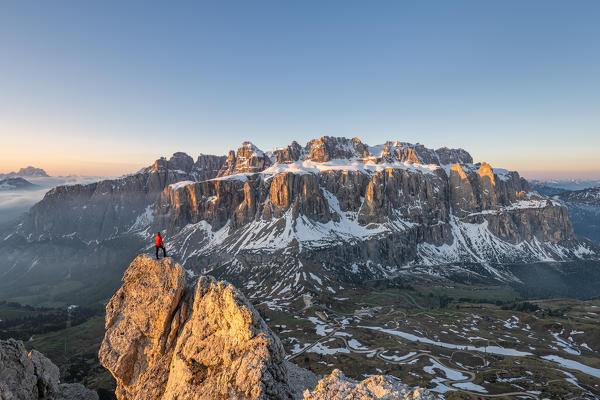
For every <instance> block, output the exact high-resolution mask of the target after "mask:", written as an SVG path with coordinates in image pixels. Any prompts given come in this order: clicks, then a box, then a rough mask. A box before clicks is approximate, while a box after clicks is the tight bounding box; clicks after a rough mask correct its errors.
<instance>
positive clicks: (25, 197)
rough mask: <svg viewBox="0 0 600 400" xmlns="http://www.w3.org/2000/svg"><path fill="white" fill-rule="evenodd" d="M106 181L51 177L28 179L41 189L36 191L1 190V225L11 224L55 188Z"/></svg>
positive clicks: (74, 177)
mask: <svg viewBox="0 0 600 400" xmlns="http://www.w3.org/2000/svg"><path fill="white" fill-rule="evenodd" d="M102 179H105V178H103V177H82V176H68V177H50V178H27V180H28V181H30V182H31V183H33V184H35V185H38V186H39V187H40V188H39V189H35V190H0V223H5V222H10V221H13V220H16V219H17V218H19V217H20V216H21V215H22V214H24V213H25V212H27V211H28V210H29V209H30V208H31V206H33V205H34V204H35V203H37V202H38V201H40V200H42V199H43V198H44V195H45V194H46V193H47V192H48V191H49V190H50V189H52V188H53V187H56V186H61V185H76V184H86V183H92V182H96V181H99V180H102Z"/></svg>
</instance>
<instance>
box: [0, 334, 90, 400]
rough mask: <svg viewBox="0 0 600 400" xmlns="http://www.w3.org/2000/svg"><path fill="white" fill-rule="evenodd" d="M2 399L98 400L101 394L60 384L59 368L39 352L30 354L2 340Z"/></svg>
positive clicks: (15, 342) (0, 359)
mask: <svg viewBox="0 0 600 400" xmlns="http://www.w3.org/2000/svg"><path fill="white" fill-rule="evenodd" d="M0 399H3V400H30V399H31V400H33V399H56V400H98V394H97V393H96V392H94V391H91V390H88V389H86V388H85V387H84V386H83V385H80V384H77V383H76V384H60V383H59V371H58V367H57V366H56V365H54V364H53V363H52V362H51V361H50V360H49V359H48V358H46V357H44V355H43V354H41V353H40V352H38V351H36V350H32V351H31V352H30V353H29V354H28V353H27V351H26V350H25V346H23V342H21V341H17V340H13V339H9V340H0Z"/></svg>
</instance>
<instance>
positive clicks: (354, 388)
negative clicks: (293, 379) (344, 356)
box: [304, 369, 436, 400]
mask: <svg viewBox="0 0 600 400" xmlns="http://www.w3.org/2000/svg"><path fill="white" fill-rule="evenodd" d="M304 399H306V400H343V399H360V400H375V399H380V400H394V399H406V400H413V399H423V400H425V399H428V400H429V399H431V400H433V399H436V396H434V395H433V394H431V393H430V392H429V391H428V390H424V389H420V388H411V387H408V386H406V385H403V384H402V383H400V382H398V379H397V378H394V377H392V376H381V375H376V376H371V377H369V378H367V379H365V380H363V381H362V382H357V381H355V380H353V379H349V378H346V377H345V376H344V374H343V373H342V372H341V371H340V370H337V369H336V370H334V371H333V372H332V373H331V375H330V376H328V377H327V378H323V379H321V380H320V381H319V384H318V385H317V387H316V388H315V389H314V390H312V391H309V390H307V391H305V392H304Z"/></svg>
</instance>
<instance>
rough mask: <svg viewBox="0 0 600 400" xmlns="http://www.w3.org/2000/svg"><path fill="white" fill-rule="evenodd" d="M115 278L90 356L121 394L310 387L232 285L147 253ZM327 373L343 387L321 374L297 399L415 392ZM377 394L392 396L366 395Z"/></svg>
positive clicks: (200, 395) (224, 394) (281, 395)
mask: <svg viewBox="0 0 600 400" xmlns="http://www.w3.org/2000/svg"><path fill="white" fill-rule="evenodd" d="M123 282H124V283H123V286H122V287H121V288H120V289H119V290H118V291H117V293H116V294H115V295H114V296H113V297H112V299H111V300H110V302H109V303H108V305H107V307H106V334H105V336H104V340H103V342H102V345H101V347H100V351H99V354H98V357H99V359H100V362H101V363H102V365H103V366H104V367H106V368H107V369H108V370H109V371H110V372H111V373H112V374H113V376H114V377H115V379H116V381H117V390H116V395H117V398H118V399H119V400H124V399H157V400H158V399H165V400H166V399H179V400H185V399H202V400H204V399H206V400H209V399H210V400H215V399H223V400H226V399H237V400H245V399H272V400H286V399H290V400H291V399H300V398H302V391H303V390H305V389H308V388H312V387H314V385H315V384H316V377H315V376H314V375H313V374H312V373H311V372H309V371H306V370H304V369H302V368H299V367H297V366H295V365H293V364H291V363H290V362H288V361H285V360H284V357H285V353H284V350H283V346H282V345H281V342H280V341H279V338H278V337H277V336H276V335H275V334H274V333H273V332H272V331H271V330H270V329H269V327H268V326H267V324H266V323H265V321H264V320H263V319H262V318H261V316H260V315H259V314H258V312H257V311H256V310H255V309H254V307H253V306H252V305H251V304H250V303H249V302H248V300H247V299H246V298H245V297H244V295H242V294H241V293H240V292H239V291H238V290H237V289H235V288H234V287H233V286H231V285H230V284H228V283H226V282H217V281H216V280H215V279H214V278H212V277H209V276H200V277H198V278H193V277H191V276H189V275H188V274H187V273H186V271H185V270H184V269H183V268H182V267H181V266H180V265H178V264H176V263H173V262H172V261H171V260H170V259H168V258H167V259H162V260H160V261H155V260H153V259H152V258H150V257H148V256H145V255H142V256H138V257H137V258H136V259H135V260H134V261H133V262H132V263H131V265H130V266H129V268H128V269H127V271H126V272H125V275H124V276H123ZM334 375H335V377H336V379H338V380H339V381H340V382H341V380H344V382H345V383H343V384H342V383H339V384H335V385H334V384H332V383H331V382H332V380H333V378H328V380H327V382H330V383H328V384H320V385H319V386H317V388H316V389H315V390H314V391H312V392H309V391H306V392H305V396H308V397H305V398H307V399H347V398H349V397H342V394H343V393H355V394H357V395H358V394H359V393H362V394H364V396H367V397H360V398H364V399H371V398H373V399H375V398H377V399H378V398H391V399H400V398H403V397H400V396H404V394H406V393H409V392H410V393H421V391H419V390H417V391H414V390H413V391H411V390H410V389H408V388H406V387H404V386H402V385H398V384H395V383H392V382H390V381H389V379H387V378H384V377H373V378H372V379H369V380H367V381H365V382H366V383H365V382H363V383H362V384H361V385H363V386H365V388H368V390H365V389H361V388H359V386H360V385H357V384H356V383H353V382H352V381H350V380H347V379H345V378H343V375H341V374H340V373H338V372H336V373H334ZM334 375H332V376H334ZM377 393H378V394H381V393H388V394H390V395H392V397H389V396H388V397H381V396H380V397H373V396H375V395H376V394H377ZM423 393H425V394H427V395H428V392H427V391H425V392H423ZM368 396H371V397H368ZM428 396H429V395H428ZM352 398H359V397H352ZM415 398H427V399H429V398H433V397H415Z"/></svg>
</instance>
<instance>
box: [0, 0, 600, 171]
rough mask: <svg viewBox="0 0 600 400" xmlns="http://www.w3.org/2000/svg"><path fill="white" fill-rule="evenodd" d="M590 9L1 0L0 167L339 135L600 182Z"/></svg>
mask: <svg viewBox="0 0 600 400" xmlns="http://www.w3.org/2000/svg"><path fill="white" fill-rule="evenodd" d="M150 3H152V5H150ZM599 21H600V2H598V1H583V0H581V1H579V0H578V1H573V2H569V1H546V0H544V1H520V0H519V1H497V2H492V1H481V0H474V1H428V2H421V1H376V2H368V1H363V2H356V1H346V0H344V1H297V2H291V1H281V0H277V1H240V2H234V1H220V2H211V3H205V2H199V1H193V2H180V1H173V2H147V1H139V2H136V1H127V2H122V1H118V2H110V1H99V2H89V1H60V0H59V1H47V2H40V1H31V2H29V1H22V0H17V1H2V2H0V138H1V141H0V172H8V171H9V170H15V169H18V168H20V167H22V166H26V165H34V166H38V167H42V168H45V169H46V170H47V171H48V172H49V173H51V174H67V173H77V174H88V175H90V174H93V175H119V174H122V173H128V172H133V171H135V170H137V169H138V168H139V167H141V166H144V165H148V164H150V163H151V162H152V161H153V160H154V159H156V158H157V157H158V156H161V155H170V154H171V153H173V152H175V151H179V150H182V151H186V152H187V153H188V154H190V155H192V156H193V157H196V156H197V155H198V154H199V153H213V154H225V153H226V151H228V150H229V149H234V148H237V147H238V146H239V144H240V143H241V142H242V141H243V140H251V141H253V142H254V143H255V144H256V145H258V146H259V147H261V148H263V149H270V148H272V147H274V146H283V145H287V144H288V143H289V142H291V141H292V140H293V139H295V140H297V141H298V142H300V143H301V144H304V143H306V141H307V140H308V139H311V138H315V137H319V136H322V135H333V136H348V137H352V136H357V137H359V138H360V139H361V140H363V141H364V142H366V143H368V144H378V143H382V142H384V141H385V140H387V139H392V140H396V139H398V140H402V141H409V142H421V143H423V144H425V145H426V146H428V147H434V148H437V147H441V146H449V147H463V148H465V149H467V150H468V151H469V152H471V154H472V155H473V157H474V159H475V160H485V161H488V162H490V163H491V164H492V165H493V166H497V167H503V168H509V169H517V170H519V171H520V172H521V173H522V174H523V175H524V176H526V177H548V176H555V177H564V176H569V177H575V176H579V177H586V178H590V177H593V178H600V156H599V154H598V151H599V150H600V22H599Z"/></svg>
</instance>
